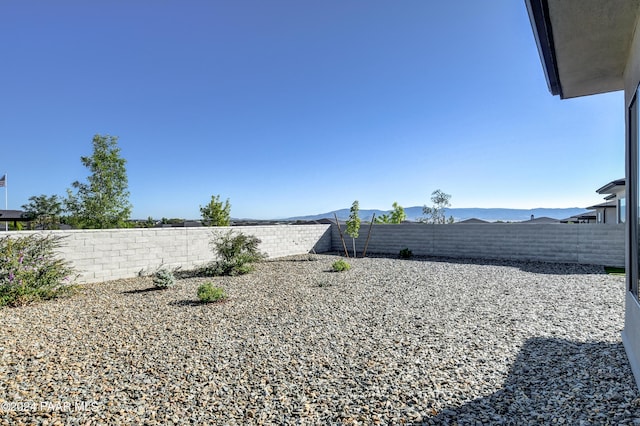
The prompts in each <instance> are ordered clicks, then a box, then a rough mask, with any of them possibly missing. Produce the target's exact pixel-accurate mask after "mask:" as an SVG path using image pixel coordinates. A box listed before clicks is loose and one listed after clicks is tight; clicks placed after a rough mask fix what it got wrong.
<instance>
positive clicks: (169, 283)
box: [153, 268, 176, 289]
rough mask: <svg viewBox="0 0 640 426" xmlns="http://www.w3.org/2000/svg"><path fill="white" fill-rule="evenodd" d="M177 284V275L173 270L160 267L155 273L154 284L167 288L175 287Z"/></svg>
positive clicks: (157, 286)
mask: <svg viewBox="0 0 640 426" xmlns="http://www.w3.org/2000/svg"><path fill="white" fill-rule="evenodd" d="M175 284H176V277H175V276H174V275H173V272H172V271H170V270H168V269H165V268H160V269H158V270H157V271H156V272H155V273H154V274H153V285H155V286H156V288H160V289H166V288H169V287H173V286H174V285H175Z"/></svg>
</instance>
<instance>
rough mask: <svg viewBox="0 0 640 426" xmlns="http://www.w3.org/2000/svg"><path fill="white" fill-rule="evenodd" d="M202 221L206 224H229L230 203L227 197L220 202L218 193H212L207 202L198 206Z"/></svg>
mask: <svg viewBox="0 0 640 426" xmlns="http://www.w3.org/2000/svg"><path fill="white" fill-rule="evenodd" d="M200 214H202V222H203V224H204V225H207V226H229V225H231V204H229V199H228V198H227V201H225V202H224V203H222V201H220V196H219V195H212V196H211V201H209V204H207V205H206V206H204V207H202V206H200Z"/></svg>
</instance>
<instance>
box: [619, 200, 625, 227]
mask: <svg viewBox="0 0 640 426" xmlns="http://www.w3.org/2000/svg"><path fill="white" fill-rule="evenodd" d="M626 217H627V200H626V199H625V198H624V197H622V198H620V199H619V200H618V223H624V222H625V219H626Z"/></svg>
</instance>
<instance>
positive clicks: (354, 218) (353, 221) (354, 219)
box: [347, 200, 360, 257]
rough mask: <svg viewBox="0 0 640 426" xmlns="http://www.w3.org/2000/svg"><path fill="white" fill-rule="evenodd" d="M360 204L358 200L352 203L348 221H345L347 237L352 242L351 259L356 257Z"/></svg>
mask: <svg viewBox="0 0 640 426" xmlns="http://www.w3.org/2000/svg"><path fill="white" fill-rule="evenodd" d="M359 213H360V204H359V203H358V200H356V201H354V202H353V204H352V205H351V210H350V213H349V219H347V235H349V236H350V237H351V240H352V241H353V257H356V238H358V234H359V231H360V216H359Z"/></svg>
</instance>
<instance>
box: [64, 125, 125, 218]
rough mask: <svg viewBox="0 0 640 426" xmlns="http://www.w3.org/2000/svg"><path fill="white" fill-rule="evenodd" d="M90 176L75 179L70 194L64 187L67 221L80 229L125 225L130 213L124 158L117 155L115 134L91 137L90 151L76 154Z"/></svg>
mask: <svg viewBox="0 0 640 426" xmlns="http://www.w3.org/2000/svg"><path fill="white" fill-rule="evenodd" d="M80 161H82V164H83V165H84V166H85V167H86V168H88V169H89V171H90V172H91V175H90V176H89V177H88V178H87V180H88V181H87V182H86V183H84V182H79V181H75V182H73V183H72V186H73V188H75V189H76V193H75V194H74V193H73V192H72V191H71V190H70V189H68V190H67V199H66V200H65V207H66V209H67V211H68V212H69V213H70V215H71V222H76V223H77V224H78V225H79V226H81V227H83V228H100V229H102V228H118V227H127V226H129V224H128V223H127V220H128V219H129V215H130V214H131V203H130V202H129V191H128V179H127V170H126V168H125V164H126V162H127V161H126V160H125V159H124V158H122V157H121V156H120V148H118V138H117V137H116V136H109V135H105V136H101V135H95V136H94V137H93V154H92V155H91V156H90V157H80Z"/></svg>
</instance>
